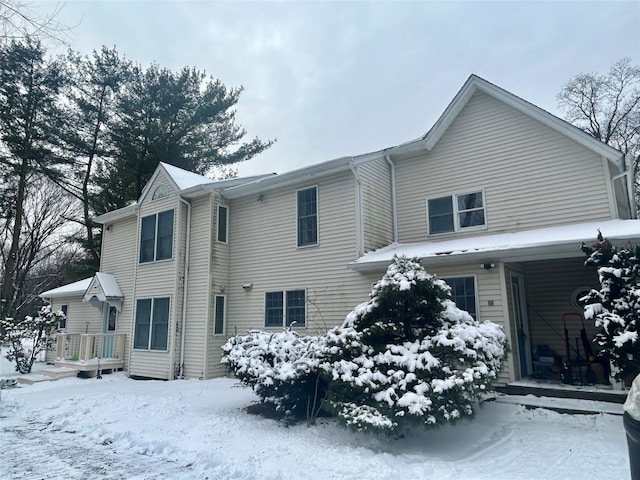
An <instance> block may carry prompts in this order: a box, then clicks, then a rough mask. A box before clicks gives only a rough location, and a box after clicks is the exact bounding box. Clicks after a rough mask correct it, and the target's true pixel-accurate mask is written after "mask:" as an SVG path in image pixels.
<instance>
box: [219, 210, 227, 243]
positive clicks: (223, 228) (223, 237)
mask: <svg viewBox="0 0 640 480" xmlns="http://www.w3.org/2000/svg"><path fill="white" fill-rule="evenodd" d="M228 228H229V208H228V207H225V206H224V205H218V241H219V242H221V243H227V230H228Z"/></svg>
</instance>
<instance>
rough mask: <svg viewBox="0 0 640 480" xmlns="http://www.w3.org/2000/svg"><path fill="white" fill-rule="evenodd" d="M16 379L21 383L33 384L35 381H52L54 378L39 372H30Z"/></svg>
mask: <svg viewBox="0 0 640 480" xmlns="http://www.w3.org/2000/svg"><path fill="white" fill-rule="evenodd" d="M16 380H17V381H18V383H19V384H20V385H33V384H34V383H40V382H50V381H51V380H53V378H51V377H47V376H45V375H40V374H37V373H30V374H28V375H24V376H22V377H18V378H17V379H16Z"/></svg>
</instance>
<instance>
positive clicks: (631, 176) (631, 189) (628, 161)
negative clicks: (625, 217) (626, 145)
mask: <svg viewBox="0 0 640 480" xmlns="http://www.w3.org/2000/svg"><path fill="white" fill-rule="evenodd" d="M639 161H640V160H639ZM624 166H625V171H626V172H627V195H628V196H629V205H630V206H631V217H632V218H638V203H637V202H636V192H635V180H636V179H635V171H634V168H633V167H634V159H633V155H629V154H625V155H624Z"/></svg>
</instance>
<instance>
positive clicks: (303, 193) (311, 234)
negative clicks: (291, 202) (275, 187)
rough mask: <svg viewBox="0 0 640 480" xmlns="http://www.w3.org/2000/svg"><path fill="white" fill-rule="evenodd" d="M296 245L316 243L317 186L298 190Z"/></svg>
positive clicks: (302, 245) (304, 245) (303, 245)
mask: <svg viewBox="0 0 640 480" xmlns="http://www.w3.org/2000/svg"><path fill="white" fill-rule="evenodd" d="M297 195H298V196H297V200H298V246H299V247H306V246H310V245H317V244H318V187H310V188H305V189H304V190H298V192H297Z"/></svg>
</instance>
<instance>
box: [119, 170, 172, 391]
mask: <svg viewBox="0 0 640 480" xmlns="http://www.w3.org/2000/svg"><path fill="white" fill-rule="evenodd" d="M160 183H164V184H165V185H166V186H167V189H168V192H169V195H168V196H167V197H165V198H162V199H158V200H151V197H152V195H151V194H150V195H147V196H146V197H145V199H144V201H143V202H142V204H141V205H140V209H139V214H138V217H139V219H138V226H137V230H136V235H135V237H133V238H135V243H136V245H137V243H138V242H139V239H140V233H139V232H140V219H142V218H143V217H146V216H147V215H151V214H154V213H158V212H163V211H166V210H170V209H174V217H173V220H174V226H173V258H172V259H170V260H164V261H159V262H149V263H139V264H138V265H137V272H136V273H137V275H136V281H135V299H134V303H135V301H136V300H137V299H142V298H157V297H170V299H171V301H170V307H169V339H168V350H167V351H166V352H164V351H163V352H160V351H146V350H134V349H133V348H132V350H131V365H130V369H129V374H130V375H136V376H142V377H153V378H167V379H169V378H173V374H174V370H175V367H176V366H175V365H173V364H172V357H173V353H174V352H172V350H171V348H172V346H174V344H177V345H176V346H178V345H179V343H178V342H177V340H179V337H176V335H175V332H176V328H177V318H178V316H179V315H180V307H181V305H182V299H181V298H180V291H179V290H178V284H179V283H180V279H179V278H178V277H179V275H178V273H179V270H178V268H177V266H176V263H177V262H180V255H184V252H181V246H183V245H184V241H182V242H180V239H181V238H184V237H183V235H184V224H182V225H180V224H179V222H180V221H181V219H183V218H184V215H181V212H180V208H179V205H180V202H179V200H178V195H177V193H176V192H175V190H174V189H173V186H172V185H171V183H170V182H169V180H168V179H167V178H166V177H165V176H164V174H163V173H162V172H161V173H160V174H159V175H158V176H157V177H156V179H155V181H154V183H153V185H152V186H151V188H150V190H149V192H153V191H154V190H155V188H156V187H157V186H158V185H159V184H160ZM133 238H129V242H132V243H133ZM135 261H136V262H138V258H136V259H135ZM133 310H134V311H133V312H132V322H133V321H134V319H135V307H134V309H133ZM130 342H131V343H130V345H131V346H133V338H131V339H130Z"/></svg>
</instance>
